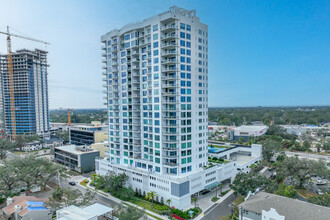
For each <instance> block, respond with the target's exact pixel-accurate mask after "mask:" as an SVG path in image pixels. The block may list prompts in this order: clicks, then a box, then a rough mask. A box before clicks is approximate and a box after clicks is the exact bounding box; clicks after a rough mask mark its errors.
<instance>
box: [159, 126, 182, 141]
mask: <svg viewBox="0 0 330 220" xmlns="http://www.w3.org/2000/svg"><path fill="white" fill-rule="evenodd" d="M163 126H164V127H168V128H178V127H179V126H180V125H179V124H169V123H164V124H163ZM171 143H173V142H171Z"/></svg>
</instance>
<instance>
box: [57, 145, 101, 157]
mask: <svg viewBox="0 0 330 220" xmlns="http://www.w3.org/2000/svg"><path fill="white" fill-rule="evenodd" d="M55 149H58V150H61V151H65V152H68V153H71V154H77V155H80V154H88V153H92V152H99V151H98V150H95V149H92V148H89V149H90V150H89V151H81V150H78V149H77V146H76V145H74V144H71V145H65V146H61V147H55Z"/></svg>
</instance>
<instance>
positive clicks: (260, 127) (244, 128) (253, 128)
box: [234, 125, 268, 131]
mask: <svg viewBox="0 0 330 220" xmlns="http://www.w3.org/2000/svg"><path fill="white" fill-rule="evenodd" d="M266 128H268V127H267V126H266V125H258V126H254V125H243V126H239V127H237V128H234V130H235V131H260V130H263V129H266Z"/></svg>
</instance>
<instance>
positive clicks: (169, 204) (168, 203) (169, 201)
mask: <svg viewBox="0 0 330 220" xmlns="http://www.w3.org/2000/svg"><path fill="white" fill-rule="evenodd" d="M171 202H172V200H171V199H168V200H166V204H167V205H168V206H169V207H171Z"/></svg>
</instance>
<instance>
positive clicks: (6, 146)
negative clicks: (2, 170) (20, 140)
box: [0, 138, 15, 160]
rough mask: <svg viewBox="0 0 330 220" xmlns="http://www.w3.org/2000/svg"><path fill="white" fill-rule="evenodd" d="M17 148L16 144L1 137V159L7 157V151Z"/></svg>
mask: <svg viewBox="0 0 330 220" xmlns="http://www.w3.org/2000/svg"><path fill="white" fill-rule="evenodd" d="M14 148H15V144H14V143H13V142H11V141H9V140H6V139H1V138H0V160H3V159H5V158H6V154H7V151H12V150H14Z"/></svg>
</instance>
